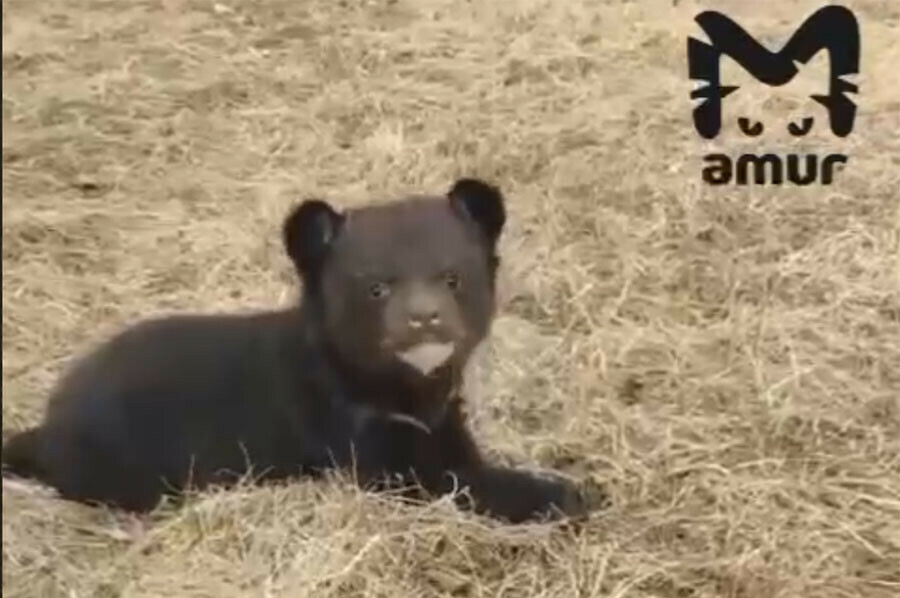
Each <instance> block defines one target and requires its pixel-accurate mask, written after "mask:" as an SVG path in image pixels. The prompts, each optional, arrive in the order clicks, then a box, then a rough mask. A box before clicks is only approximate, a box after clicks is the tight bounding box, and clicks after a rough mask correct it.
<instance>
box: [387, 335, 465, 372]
mask: <svg viewBox="0 0 900 598" xmlns="http://www.w3.org/2000/svg"><path fill="white" fill-rule="evenodd" d="M453 349H454V347H453V343H421V344H419V345H415V346H414V347H412V348H411V349H408V350H406V351H402V352H398V353H397V357H399V358H400V359H401V360H403V361H405V362H406V363H408V364H409V365H411V366H413V367H414V368H416V369H417V370H419V371H420V372H422V374H424V375H426V376H427V375H428V374H430V373H431V372H433V371H434V370H435V369H436V368H438V367H440V366H441V365H443V364H444V363H445V362H446V361H447V360H448V359H449V358H450V356H451V355H453Z"/></svg>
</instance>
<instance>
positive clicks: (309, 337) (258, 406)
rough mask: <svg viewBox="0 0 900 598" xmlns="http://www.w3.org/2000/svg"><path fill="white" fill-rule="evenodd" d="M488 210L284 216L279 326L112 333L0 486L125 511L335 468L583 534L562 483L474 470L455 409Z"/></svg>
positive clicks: (487, 290) (467, 204)
mask: <svg viewBox="0 0 900 598" xmlns="http://www.w3.org/2000/svg"><path fill="white" fill-rule="evenodd" d="M505 221H506V211H505V207H504V199H503V197H502V195H501V192H500V191H499V190H498V189H497V188H496V187H494V186H493V185H491V184H488V183H485V182H483V181H481V180H477V179H472V178H464V179H459V180H457V181H456V182H455V183H454V184H453V185H452V187H451V188H450V189H449V191H448V192H447V193H446V194H444V195H441V196H438V197H431V196H415V197H409V198H405V199H402V200H399V201H395V202H393V203H387V204H381V205H377V204H376V205H370V206H367V207H363V208H358V209H352V210H348V211H344V212H340V211H337V210H335V209H334V208H333V207H331V205H329V204H328V203H326V202H325V201H323V200H319V199H310V200H307V201H305V202H303V203H301V204H300V205H299V206H297V207H296V208H295V209H294V210H293V211H292V212H291V213H290V215H289V216H288V217H287V218H286V220H285V222H284V225H283V241H284V246H285V249H286V250H287V253H288V255H289V256H290V258H291V260H292V261H293V263H294V265H295V267H296V270H297V273H298V275H299V278H300V279H301V280H302V285H301V286H302V298H301V301H300V303H299V305H297V306H296V307H292V308H290V309H286V310H282V311H273V312H264V313H257V314H250V315H227V316H223V315H183V316H175V317H167V318H162V319H155V320H148V321H145V322H143V323H140V324H138V325H136V326H133V327H131V328H129V329H126V330H125V331H124V332H121V333H119V334H118V335H117V336H115V337H114V338H112V339H111V340H109V341H108V342H107V343H106V344H104V345H102V346H101V347H99V349H97V350H96V351H95V352H93V353H92V354H89V355H88V356H87V357H86V358H85V359H83V360H82V361H80V362H78V363H77V364H76V365H75V366H74V367H73V368H72V369H71V370H69V371H68V372H67V373H66V375H65V376H64V377H63V379H62V380H61V382H60V384H59V385H58V387H57V388H56V390H55V391H54V392H53V394H52V396H51V397H50V400H49V406H48V408H47V412H46V415H45V419H44V421H43V423H42V424H41V425H40V426H39V427H35V428H33V429H30V430H27V431H24V432H20V433H18V434H17V435H15V436H13V437H12V438H11V439H10V440H9V441H8V442H7V443H6V445H5V446H4V448H3V455H2V457H3V458H2V460H3V464H4V469H5V470H7V471H10V472H12V473H14V474H17V475H20V476H25V477H33V478H36V479H39V480H42V481H43V482H45V483H47V484H49V485H51V486H53V487H55V488H56V489H57V490H58V491H59V493H60V495H61V496H62V497H64V498H68V499H71V500H77V501H82V502H87V503H95V504H107V505H110V506H114V507H119V508H122V509H126V510H130V511H138V512H140V511H147V510H151V509H153V508H154V507H155V506H156V505H157V503H158V502H159V500H160V499H161V498H162V497H163V495H173V496H177V495H178V494H180V492H179V491H180V490H184V489H187V488H188V487H190V488H194V489H202V488H203V487H205V486H208V485H210V484H226V483H232V482H234V481H235V480H236V479H238V478H239V477H242V476H243V475H244V474H246V473H248V472H249V474H250V476H251V478H253V479H256V480H284V479H286V478H289V477H292V476H297V475H302V474H306V475H315V474H317V473H321V472H323V471H325V470H327V469H329V468H344V469H345V470H350V471H352V473H353V474H354V475H355V477H356V479H357V480H358V481H359V483H361V484H363V485H365V486H366V487H380V488H385V487H389V486H391V485H392V484H396V483H402V484H404V486H405V487H406V488H407V489H409V488H414V489H415V491H416V492H422V491H424V492H425V493H426V496H435V495H439V494H444V493H448V492H452V491H454V490H464V489H466V488H468V492H457V493H456V494H455V495H456V496H457V497H458V499H457V500H458V504H459V505H460V506H461V507H463V508H473V509H474V510H475V511H477V512H479V513H486V514H490V515H492V516H494V517H498V518H500V519H505V520H507V521H511V522H521V521H525V520H529V519H535V518H545V517H553V516H559V515H569V516H572V515H583V514H584V513H585V509H586V507H585V500H584V498H583V497H582V494H581V493H580V492H579V491H578V489H577V487H576V486H575V485H574V484H573V483H571V482H569V481H567V480H565V479H564V478H563V477H561V476H555V475H553V476H548V475H538V474H537V473H534V472H528V471H523V470H518V469H511V468H505V467H499V466H497V465H494V464H490V463H488V462H486V461H485V459H483V457H482V455H481V454H480V452H479V449H478V448H477V445H476V443H475V442H474V440H473V438H472V436H471V435H470V432H469V430H468V429H467V427H466V422H465V417H464V413H463V409H462V405H461V403H462V398H461V397H460V395H459V393H458V389H459V387H460V382H461V376H462V372H463V368H464V366H465V365H466V362H467V360H468V359H469V357H470V355H471V353H472V351H473V349H474V348H475V347H476V346H477V345H478V344H479V343H480V342H481V341H482V340H483V339H484V338H485V337H486V335H487V334H488V331H489V328H490V324H491V321H492V318H493V315H494V310H495V295H494V287H495V273H496V269H497V266H498V263H499V258H498V256H497V252H496V248H497V240H498V237H499V236H500V233H501V231H502V229H503V226H504V224H505Z"/></svg>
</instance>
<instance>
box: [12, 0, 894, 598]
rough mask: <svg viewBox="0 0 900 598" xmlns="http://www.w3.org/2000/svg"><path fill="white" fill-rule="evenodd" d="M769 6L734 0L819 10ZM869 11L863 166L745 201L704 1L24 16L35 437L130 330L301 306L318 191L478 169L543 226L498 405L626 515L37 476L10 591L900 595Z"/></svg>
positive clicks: (17, 357) (513, 294) (888, 112)
mask: <svg viewBox="0 0 900 598" xmlns="http://www.w3.org/2000/svg"><path fill="white" fill-rule="evenodd" d="M761 4H762V3H750V2H738V1H737V0H732V1H730V2H715V3H713V2H708V3H705V4H704V5H705V6H713V5H714V6H716V7H726V8H727V9H729V10H731V11H732V14H734V15H735V16H737V17H742V22H743V23H746V24H747V26H748V27H765V26H769V27H771V28H772V30H773V31H780V32H783V33H788V32H789V31H790V30H792V28H793V27H794V26H796V25H797V24H799V20H800V19H801V18H802V17H804V16H806V15H807V14H809V13H810V12H811V10H813V9H814V8H816V7H817V6H818V4H819V3H818V2H815V1H813V0H810V1H808V2H799V1H795V2H780V3H775V2H771V3H765V4H766V11H767V14H766V15H763V14H762V12H763V11H762V9H761V8H759V7H760V5H761ZM751 5H752V6H751ZM852 6H854V7H855V8H856V9H857V11H858V15H859V17H860V20H861V25H862V30H863V52H864V55H863V68H864V73H863V76H862V77H861V79H860V81H861V84H862V93H861V94H860V96H859V103H860V115H859V120H858V122H857V128H856V131H855V133H854V134H853V135H852V136H851V137H850V138H848V140H847V141H843V142H840V143H838V142H837V141H835V140H833V139H830V138H828V137H827V136H826V137H824V139H825V143H827V144H830V145H829V147H832V146H833V147H835V148H838V149H839V148H840V147H847V148H849V149H848V151H849V152H850V154H851V159H850V164H849V167H848V168H847V169H846V170H845V171H844V172H843V173H841V174H840V175H839V177H838V180H837V182H836V184H834V185H833V186H831V187H828V188H823V187H821V186H812V187H809V188H805V189H792V188H787V187H786V188H781V189H778V188H766V189H760V188H749V189H737V188H724V189H723V188H719V189H714V188H710V187H707V186H705V185H703V184H702V183H701V182H700V178H699V171H700V156H701V155H702V154H705V153H707V151H708V149H707V146H708V145H711V144H706V143H702V142H701V141H700V140H699V138H698V137H697V136H696V135H695V134H694V131H693V129H692V128H691V124H690V114H689V100H688V90H689V89H690V84H689V83H688V82H687V81H686V80H685V79H686V76H685V74H686V66H685V56H684V47H685V41H684V39H685V36H686V35H687V34H688V32H693V31H694V29H693V27H692V22H691V19H692V16H693V14H694V13H695V12H696V10H697V7H698V5H697V4H692V3H688V2H680V3H678V5H677V6H674V7H673V6H672V2H671V1H662V0H658V1H651V0H646V1H641V2H638V1H627V0H621V1H614V0H597V1H594V2H588V1H587V0H573V1H571V2H554V1H552V0H515V1H512V2H506V3H499V2H493V3H488V2H485V3H481V4H480V5H479V3H476V2H468V3H463V2H455V3H454V2H449V1H441V0H416V1H415V2H413V1H412V0H396V1H389V0H380V1H377V2H375V1H367V2H334V1H333V0H306V1H300V0H266V1H260V2H251V1H249V0H222V1H221V2H220V3H214V2H212V1H211V0H132V1H127V2H126V1H124V0H121V1H118V2H117V1H112V0H81V1H79V2H75V1H72V0H69V1H65V0H41V1H36V0H4V2H3V78H4V81H3V399H4V400H3V425H4V429H5V430H10V429H13V428H19V427H22V426H24V425H26V424H27V423H29V422H33V421H35V420H36V419H37V418H38V417H39V415H40V412H41V409H42V408H43V405H44V401H45V397H46V393H47V391H48V389H49V387H50V385H51V384H52V383H53V381H54V380H55V378H56V376H57V375H58V374H59V372H60V369H61V368H62V367H63V366H64V365H65V363H66V361H67V360H68V359H69V358H70V357H71V356H73V355H75V354H77V353H79V352H81V351H83V350H84V349H86V348H87V347H88V346H90V345H91V344H92V343H94V342H96V341H98V340H100V339H101V338H103V337H104V336H105V335H107V334H108V333H110V332H111V331H112V330H114V329H116V328H118V327H119V326H121V325H123V324H125V323H126V322H130V321H133V320H134V319H135V318H138V317H144V316H149V315H151V314H159V313H162V312H172V311H185V310H190V311H231V310H238V309H241V310H243V309H253V308H259V307H268V306H272V305H278V304H283V303H284V302H286V301H290V300H292V298H293V296H294V290H293V289H292V279H291V275H290V268H289V266H288V263H287V260H286V258H285V256H283V255H282V252H281V248H280V246H279V242H278V225H279V222H280V218H281V217H282V216H283V214H284V213H285V211H286V209H287V208H288V206H289V205H290V204H291V203H292V202H294V201H296V200H297V199H299V198H301V197H303V196H306V195H311V194H322V195H326V196H327V197H329V198H331V199H333V200H334V201H335V202H336V203H339V204H342V205H351V204H355V203H360V202H365V201H369V200H370V199H380V198H386V197H390V196H392V195H394V194H396V193H402V192H407V191H423V190H428V191H440V190H442V189H444V188H445V187H446V186H447V185H448V184H449V182H450V181H451V179H452V178H453V177H454V176H456V175H458V174H478V175H483V176H487V177H490V178H492V179H493V180H495V181H497V182H498V183H500V184H501V185H502V186H503V188H504V189H505V190H506V191H507V193H508V195H509V201H510V212H511V222H510V227H509V229H508V233H507V235H506V237H505V238H504V241H503V243H504V246H503V249H504V252H505V255H506V262H505V271H504V281H503V292H504V302H503V308H502V314H501V317H500V318H499V319H498V321H497V325H496V327H495V331H494V336H493V340H492V342H491V343H490V345H488V346H487V347H486V350H485V352H484V354H483V355H482V356H481V358H480V360H479V362H478V363H476V364H475V365H474V366H473V370H472V373H473V376H472V386H471V393H470V394H471V400H472V404H473V406H472V409H473V411H474V416H475V425H476V426H477V428H478V430H479V432H480V434H481V435H482V437H483V438H484V443H485V444H486V445H487V446H489V447H490V448H491V449H492V450H496V451H498V454H500V453H502V454H506V455H509V456H510V457H511V458H514V459H516V460H517V461H519V462H522V463H526V464H531V465H540V466H544V467H559V468H562V469H564V470H566V471H568V472H571V473H573V474H577V475H586V476H591V477H593V478H594V479H596V480H599V481H605V482H607V483H608V484H609V487H610V488H611V490H612V496H613V499H614V501H615V504H614V506H613V507H612V508H611V509H609V510H608V511H605V512H602V513H599V514H597V515H596V516H595V517H594V518H593V520H592V521H591V522H590V523H589V525H587V527H586V528H585V529H584V530H582V532H581V533H580V534H577V533H575V532H572V531H566V530H561V529H557V528H554V527H550V526H530V527H529V526H526V527H521V528H510V527H503V526H500V525H497V524H495V523H493V522H491V521H486V520H483V519H479V518H475V517H471V516H464V515H460V514H459V513H457V512H456V511H454V510H453V509H452V508H450V507H449V505H447V504H444V503H437V504H435V505H433V506H431V507H428V508H416V507H409V506H402V505H400V504H398V503H397V502H395V501H391V500H386V499H384V498H381V497H376V496H368V495H364V494H362V493H359V492H357V491H356V490H354V489H353V487H352V486H351V485H349V484H347V483H342V482H340V481H334V482H333V483H327V484H318V485H317V484H312V483H299V484H296V485H292V486H290V487H281V488H267V489H250V488H247V489H242V490H238V491H233V492H225V493H222V492H220V493H209V494H207V495H204V496H200V497H198V498H197V500H196V501H195V502H194V503H193V505H192V506H191V508H189V509H187V510H185V511H182V512H173V511H166V510H163V511H162V512H160V513H157V514H154V516H153V517H151V518H150V520H149V521H145V522H143V524H141V525H135V524H134V522H131V523H129V522H128V520H126V519H125V518H123V517H122V516H120V515H116V514H113V513H105V512H103V511H99V510H91V509H88V508H85V507H82V506H79V505H73V504H68V503H62V502H60V501H57V500H54V499H53V498H52V497H51V496H47V495H46V494H45V493H43V492H38V491H36V490H30V489H28V488H27V487H24V488H23V487H21V486H17V485H10V484H6V483H5V484H4V487H3V594H4V596H7V597H8V598H14V597H22V596H29V597H44V596H47V597H49V596H66V597H76V596H77V597H88V596H92V597H98V598H99V597H111V596H128V597H134V596H154V597H156V596H167V597H178V598H181V597H184V598H191V597H200V596H209V597H215V598H227V597H230V596H260V597H263V596H265V597H269V596H273V597H275V596H279V597H281V596H283V597H287V596H322V597H329V596H335V597H336V596H363V595H365V596H373V597H377V596H383V597H392V598H406V597H412V596H417V597H419V596H422V597H426V596H427V597H431V596H472V597H482V596H483V597H488V596H504V597H508V598H512V597H517V596H527V597H531V596H533V597H551V596H552V597H559V598H570V597H571V598H574V597H582V596H584V597H587V596H616V597H623V596H628V597H650V596H654V597H660V598H663V597H664V598H700V597H713V596H723V597H724V596H727V597H734V598H797V597H804V598H805V597H810V598H811V597H821V598H825V597H834V598H838V597H841V598H845V597H847V598H849V597H863V596H865V597H870V598H878V597H884V598H887V597H888V596H896V595H898V593H900V440H898V438H900V403H898V401H900V370H898V364H900V258H898V255H900V200H898V197H900V196H898V189H900V101H898V100H900V96H898V89H900V75H898V73H900V70H897V69H896V65H897V64H898V63H900V41H898V40H900V37H898V36H900V7H898V6H897V3H896V2H895V1H894V0H859V1H857V2H853V3H852ZM779 27H780V29H779ZM723 143H727V137H726V139H725V141H723ZM773 143H774V142H773ZM732 147H735V146H732Z"/></svg>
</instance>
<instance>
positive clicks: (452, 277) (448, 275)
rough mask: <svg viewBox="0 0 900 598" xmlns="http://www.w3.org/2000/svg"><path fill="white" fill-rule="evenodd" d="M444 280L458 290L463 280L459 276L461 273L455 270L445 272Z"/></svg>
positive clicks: (451, 287) (450, 286) (448, 285)
mask: <svg viewBox="0 0 900 598" xmlns="http://www.w3.org/2000/svg"><path fill="white" fill-rule="evenodd" d="M444 282H445V283H446V284H447V287H449V288H450V289H451V290H453V291H456V290H458V289H459V287H460V286H461V285H462V280H461V279H460V277H459V273H458V272H456V271H455V270H449V271H447V272H445V273H444Z"/></svg>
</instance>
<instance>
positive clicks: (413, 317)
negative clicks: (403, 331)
mask: <svg viewBox="0 0 900 598" xmlns="http://www.w3.org/2000/svg"><path fill="white" fill-rule="evenodd" d="M440 323H441V314H440V313H438V312H437V311H436V310H434V311H426V312H422V313H413V312H410V314H409V326H410V328H422V327H423V326H437V325H438V324H440Z"/></svg>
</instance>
